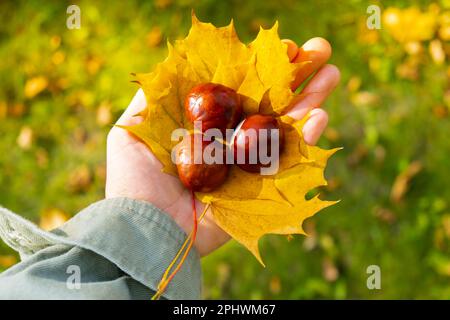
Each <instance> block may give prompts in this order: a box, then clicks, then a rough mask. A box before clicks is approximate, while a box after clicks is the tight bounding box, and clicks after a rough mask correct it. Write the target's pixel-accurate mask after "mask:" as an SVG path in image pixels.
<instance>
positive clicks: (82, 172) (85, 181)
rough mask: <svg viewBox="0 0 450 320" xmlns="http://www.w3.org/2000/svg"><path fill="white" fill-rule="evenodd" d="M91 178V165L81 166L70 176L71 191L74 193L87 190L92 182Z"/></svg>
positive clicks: (69, 185)
mask: <svg viewBox="0 0 450 320" xmlns="http://www.w3.org/2000/svg"><path fill="white" fill-rule="evenodd" d="M91 178H92V177H91V172H90V170H89V167H88V166H87V165H81V166H79V167H78V168H76V169H75V170H74V171H72V172H71V174H70V176H69V181H68V188H69V191H71V192H73V193H76V192H82V191H86V190H87V189H88V188H89V186H90V184H91Z"/></svg>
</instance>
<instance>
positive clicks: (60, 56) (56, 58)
mask: <svg viewBox="0 0 450 320" xmlns="http://www.w3.org/2000/svg"><path fill="white" fill-rule="evenodd" d="M65 58H66V55H65V54H64V52H62V51H61V50H59V51H56V52H55V53H54V54H53V55H52V62H53V64H54V65H56V66H57V65H60V64H61V63H63V62H64V59H65Z"/></svg>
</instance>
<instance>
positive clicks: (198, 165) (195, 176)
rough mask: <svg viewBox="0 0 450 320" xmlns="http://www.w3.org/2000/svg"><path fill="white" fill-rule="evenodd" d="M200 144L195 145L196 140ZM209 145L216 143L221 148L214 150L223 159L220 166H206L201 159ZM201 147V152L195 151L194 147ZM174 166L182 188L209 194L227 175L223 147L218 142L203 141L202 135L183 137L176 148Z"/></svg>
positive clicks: (215, 164)
mask: <svg viewBox="0 0 450 320" xmlns="http://www.w3.org/2000/svg"><path fill="white" fill-rule="evenodd" d="M196 139H200V140H201V142H200V143H197V142H196V141H200V140H196ZM211 143H216V144H218V145H220V146H221V148H220V149H219V148H217V149H216V150H218V149H219V150H220V152H221V153H220V155H218V157H221V158H222V159H223V161H222V164H220V163H212V164H208V163H206V162H205V161H204V159H203V151H204V149H205V148H206V146H208V145H209V144H211ZM197 145H198V147H201V150H196V152H194V148H195V147H197ZM176 148H177V149H176V153H175V155H176V164H177V169H178V176H179V178H180V180H181V182H182V183H183V184H184V186H185V187H186V188H188V189H191V190H193V191H200V192H210V191H212V190H214V189H216V188H217V187H219V186H220V185H221V184H222V183H223V182H224V181H225V179H226V177H227V174H228V165H226V164H225V152H226V150H225V146H223V145H222V144H220V143H219V142H218V141H214V142H209V141H203V139H202V134H190V135H188V136H185V137H184V139H183V141H182V142H180V144H179V145H177V147H176Z"/></svg>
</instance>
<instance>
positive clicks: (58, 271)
mask: <svg viewBox="0 0 450 320" xmlns="http://www.w3.org/2000/svg"><path fill="white" fill-rule="evenodd" d="M0 237H2V238H3V240H4V241H5V242H6V243H7V244H9V245H10V246H11V247H13V248H14V249H15V250H17V251H18V252H19V253H20V254H21V256H22V258H23V259H22V262H20V263H19V264H17V265H15V266H14V267H12V268H10V269H9V270H7V271H5V272H4V273H3V274H1V275H0V298H14V299H21V298H36V299H102V298H105V299H150V298H151V295H152V293H153V292H154V291H155V290H156V287H157V284H158V282H159V280H160V278H161V276H162V274H163V272H164V270H165V268H166V267H167V266H168V264H169V263H170V261H171V259H172V258H173V257H174V256H175V254H176V252H177V251H178V249H179V248H180V247H181V245H182V243H183V241H184V239H185V237H186V235H185V234H184V232H183V231H182V230H181V229H180V228H179V227H178V226H177V225H176V224H175V222H174V221H173V220H171V218H170V217H169V216H168V215H166V214H165V213H163V212H161V211H160V210H158V209H157V208H155V207H154V206H152V205H151V204H149V203H146V202H143V201H137V200H131V199H126V198H117V199H109V200H103V201H100V202H97V203H95V204H93V205H91V206H90V207H88V208H86V209H84V210H83V211H81V212H80V213H79V214H78V215H76V216H75V217H74V218H72V219H71V220H69V221H68V222H67V223H66V224H64V225H63V226H62V227H61V228H58V229H56V230H53V231H52V232H45V231H43V230H41V229H39V228H37V227H36V226H35V225H33V224H31V223H30V222H28V221H26V220H24V219H22V218H20V217H18V216H16V215H14V214H12V213H11V212H9V211H7V210H5V209H0ZM78 271H79V280H80V282H79V285H78V282H77V280H78V279H77V276H78V274H77V272H78ZM200 279H201V271H200V261H199V257H198V255H197V253H196V252H195V251H193V252H191V253H190V254H189V256H188V258H187V260H186V262H185V264H184V265H183V267H182V269H181V270H180V272H179V273H178V274H177V275H176V277H175V278H174V279H173V281H172V283H171V284H169V286H168V288H167V290H166V292H165V294H164V297H165V298H168V299H198V298H199V297H200V282H201V280H200Z"/></svg>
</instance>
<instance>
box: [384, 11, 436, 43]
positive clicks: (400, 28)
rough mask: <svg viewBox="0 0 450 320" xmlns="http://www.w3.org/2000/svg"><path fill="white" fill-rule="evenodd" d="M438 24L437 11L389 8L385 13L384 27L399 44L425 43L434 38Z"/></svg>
mask: <svg viewBox="0 0 450 320" xmlns="http://www.w3.org/2000/svg"><path fill="white" fill-rule="evenodd" d="M437 22H438V15H437V12H436V11H435V10H432V9H430V10H428V11H426V12H422V11H420V9H418V8H417V7H410V8H406V9H399V8H393V7H390V8H387V9H385V10H384V11H383V27H385V28H386V30H387V31H388V32H389V33H390V34H391V35H392V37H393V38H394V39H396V40H397V41H398V42H409V41H424V40H430V39H432V38H433V35H434V32H435V31H436V27H437Z"/></svg>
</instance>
